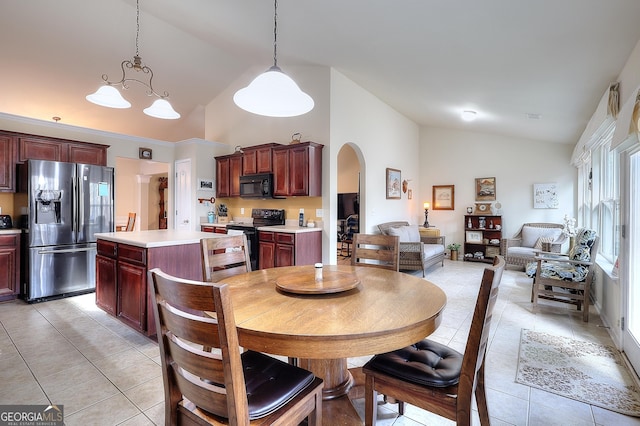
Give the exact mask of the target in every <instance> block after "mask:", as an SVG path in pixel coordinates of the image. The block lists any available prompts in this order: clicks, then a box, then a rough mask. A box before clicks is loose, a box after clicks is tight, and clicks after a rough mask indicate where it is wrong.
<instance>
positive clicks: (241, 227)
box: [227, 209, 285, 271]
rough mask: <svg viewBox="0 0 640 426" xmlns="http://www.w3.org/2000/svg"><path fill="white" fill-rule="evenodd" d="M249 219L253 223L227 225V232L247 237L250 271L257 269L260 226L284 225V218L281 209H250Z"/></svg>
mask: <svg viewBox="0 0 640 426" xmlns="http://www.w3.org/2000/svg"><path fill="white" fill-rule="evenodd" d="M251 218H252V219H253V223H252V224H249V223H229V224H227V230H228V231H229V230H237V231H242V232H243V233H244V234H245V235H246V236H247V244H248V246H249V247H248V248H249V258H250V259H251V270H252V271H255V270H257V269H258V265H259V262H258V256H259V250H258V229H257V228H259V227H262V226H277V225H284V222H285V217H284V210H283V209H252V210H251Z"/></svg>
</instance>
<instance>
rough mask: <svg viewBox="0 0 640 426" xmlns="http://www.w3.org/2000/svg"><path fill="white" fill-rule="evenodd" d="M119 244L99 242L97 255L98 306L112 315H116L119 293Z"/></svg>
mask: <svg viewBox="0 0 640 426" xmlns="http://www.w3.org/2000/svg"><path fill="white" fill-rule="evenodd" d="M117 277H118V268H117V244H116V243H113V242H111V241H102V240H100V241H98V254H97V255H96V282H100V285H99V286H98V285H96V305H98V306H99V307H100V308H102V309H103V310H104V311H106V312H108V313H110V314H111V315H114V316H115V315H116V309H117V304H118V293H117V286H116V283H117V280H118V278H117Z"/></svg>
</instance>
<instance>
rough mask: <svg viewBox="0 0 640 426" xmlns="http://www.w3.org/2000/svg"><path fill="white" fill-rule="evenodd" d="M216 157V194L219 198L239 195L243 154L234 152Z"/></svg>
mask: <svg viewBox="0 0 640 426" xmlns="http://www.w3.org/2000/svg"><path fill="white" fill-rule="evenodd" d="M215 159H216V196H217V197H218V198H224V197H239V196H240V176H241V175H242V162H243V156H242V155H241V154H232V155H224V156H222V157H215Z"/></svg>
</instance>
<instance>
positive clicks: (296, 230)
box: [257, 225, 322, 234]
mask: <svg viewBox="0 0 640 426" xmlns="http://www.w3.org/2000/svg"><path fill="white" fill-rule="evenodd" d="M257 229H258V231H271V232H287V233H290V234H301V233H303V232H321V231H322V228H318V227H315V228H308V227H300V226H287V225H284V226H279V225H277V226H259V227H258V228H257Z"/></svg>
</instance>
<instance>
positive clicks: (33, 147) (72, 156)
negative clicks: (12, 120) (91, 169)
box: [0, 132, 109, 192]
mask: <svg viewBox="0 0 640 426" xmlns="http://www.w3.org/2000/svg"><path fill="white" fill-rule="evenodd" d="M107 148H109V146H108V145H98V144H93V143H85V142H78V141H70V140H64V139H55V138H47V137H44V136H33V135H25V134H21V133H13V132H1V133H0V192H14V191H15V189H16V178H15V172H16V164H17V163H24V162H25V161H27V160H51V161H67V162H72V163H84V164H94V165H99V166H106V165H107Z"/></svg>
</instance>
